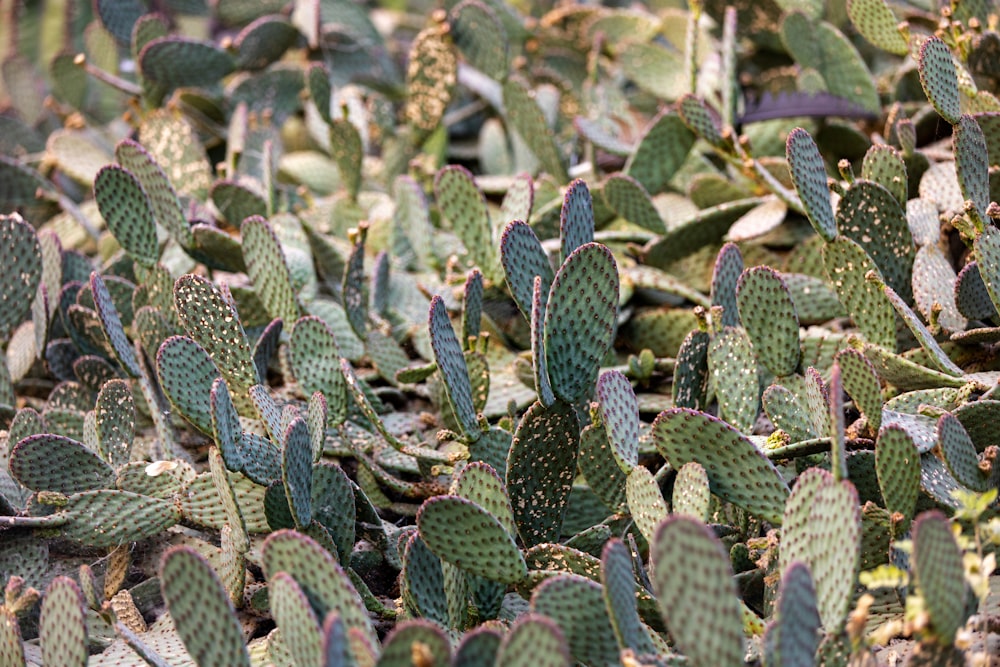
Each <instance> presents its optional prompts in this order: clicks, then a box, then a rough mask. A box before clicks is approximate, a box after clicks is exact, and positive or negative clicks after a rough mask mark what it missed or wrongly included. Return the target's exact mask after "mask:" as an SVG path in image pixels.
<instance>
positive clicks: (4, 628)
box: [0, 608, 25, 667]
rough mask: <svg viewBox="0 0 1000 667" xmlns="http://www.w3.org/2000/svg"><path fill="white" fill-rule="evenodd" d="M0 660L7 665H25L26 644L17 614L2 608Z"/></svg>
mask: <svg viewBox="0 0 1000 667" xmlns="http://www.w3.org/2000/svg"><path fill="white" fill-rule="evenodd" d="M0 660H2V661H3V664H5V665H14V666H15V667H20V666H21V665H24V664H25V662H24V644H22V642H21V628H20V626H19V625H18V623H17V616H15V615H14V612H12V611H10V610H9V609H6V608H4V609H2V610H0Z"/></svg>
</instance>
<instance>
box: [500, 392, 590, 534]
mask: <svg viewBox="0 0 1000 667" xmlns="http://www.w3.org/2000/svg"><path fill="white" fill-rule="evenodd" d="M579 433H580V425H579V422H578V421H577V418H576V413H575V412H574V410H573V407H572V406H571V405H569V404H568V403H565V402H562V401H556V402H554V403H553V404H552V405H550V406H544V405H542V404H541V403H539V402H536V403H535V404H534V405H532V406H531V407H530V408H529V409H528V411H527V412H526V413H525V414H524V416H523V417H522V418H521V421H520V423H519V424H518V427H517V430H516V431H515V432H514V440H513V443H512V444H511V448H510V454H509V455H508V457H507V490H508V493H509V494H510V503H511V506H512V507H513V510H514V520H515V523H516V524H517V530H518V534H519V535H520V536H521V540H522V541H523V542H524V543H525V544H526V545H527V546H529V547H530V546H534V545H536V544H540V543H542V542H556V541H558V540H559V534H560V529H561V527H562V522H563V516H564V515H565V513H566V508H567V505H568V502H569V494H570V491H571V490H572V487H573V477H574V476H575V474H576V457H577V451H578V448H579Z"/></svg>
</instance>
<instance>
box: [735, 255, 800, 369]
mask: <svg viewBox="0 0 1000 667" xmlns="http://www.w3.org/2000/svg"><path fill="white" fill-rule="evenodd" d="M736 302H737V304H738V306H739V311H740V321H741V322H742V323H743V326H744V327H745V328H746V330H747V335H748V336H749V337H750V340H751V342H752V343H753V348H754V351H755V352H756V353H757V358H758V359H760V361H761V362H762V363H763V364H764V365H765V366H767V368H768V370H770V371H771V372H772V373H774V374H775V375H779V376H781V375H790V374H792V373H794V372H795V370H796V368H797V367H798V365H799V320H798V317H797V316H796V314H795V304H794V303H793V302H792V297H791V294H790V293H789V291H788V287H786V286H785V283H784V281H783V280H782V279H781V277H780V276H779V275H778V273H777V272H776V271H774V269H771V268H769V267H766V266H757V267H753V268H750V269H747V270H745V271H744V272H743V274H742V275H741V276H740V279H739V282H738V283H737V286H736Z"/></svg>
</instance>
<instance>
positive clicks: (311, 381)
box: [289, 316, 346, 407]
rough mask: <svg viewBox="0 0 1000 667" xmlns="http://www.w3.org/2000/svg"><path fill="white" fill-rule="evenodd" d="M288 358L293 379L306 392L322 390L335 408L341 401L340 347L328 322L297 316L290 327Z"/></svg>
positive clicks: (342, 391) (343, 389) (342, 378)
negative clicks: (296, 319) (293, 324)
mask: <svg viewBox="0 0 1000 667" xmlns="http://www.w3.org/2000/svg"><path fill="white" fill-rule="evenodd" d="M289 352H290V354H289V360H290V361H291V366H292V373H293V374H294V376H295V379H296V380H297V381H298V383H299V384H300V385H301V386H302V388H303V389H304V390H305V391H306V392H307V393H310V394H311V393H313V392H317V391H321V392H323V394H324V396H326V398H327V400H329V401H331V403H332V405H333V406H334V407H335V406H337V405H338V404H340V403H342V402H343V396H344V394H345V390H346V387H345V384H344V375H343V373H341V372H340V349H339V348H338V346H337V340H336V338H335V337H334V335H333V331H331V330H330V327H329V325H327V324H326V322H324V321H323V320H321V319H320V318H318V317H315V316H308V317H303V318H301V319H299V320H298V321H297V322H296V323H295V326H294V327H293V329H292V335H291V341H290V345H289Z"/></svg>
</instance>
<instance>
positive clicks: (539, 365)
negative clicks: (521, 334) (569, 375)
mask: <svg viewBox="0 0 1000 667" xmlns="http://www.w3.org/2000/svg"><path fill="white" fill-rule="evenodd" d="M546 298H547V295H546V294H545V293H544V292H542V277H541V276H535V282H534V287H533V289H532V293H531V317H530V319H529V324H530V327H531V329H530V331H531V359H532V362H533V363H532V366H533V368H532V370H533V372H534V377H535V392H536V393H537V394H538V400H540V401H541V402H542V404H543V405H552V404H553V403H554V402H555V400H556V395H555V393H554V392H553V391H552V378H550V377H549V367H548V364H547V363H546V357H545V325H544V321H545V299H546Z"/></svg>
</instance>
